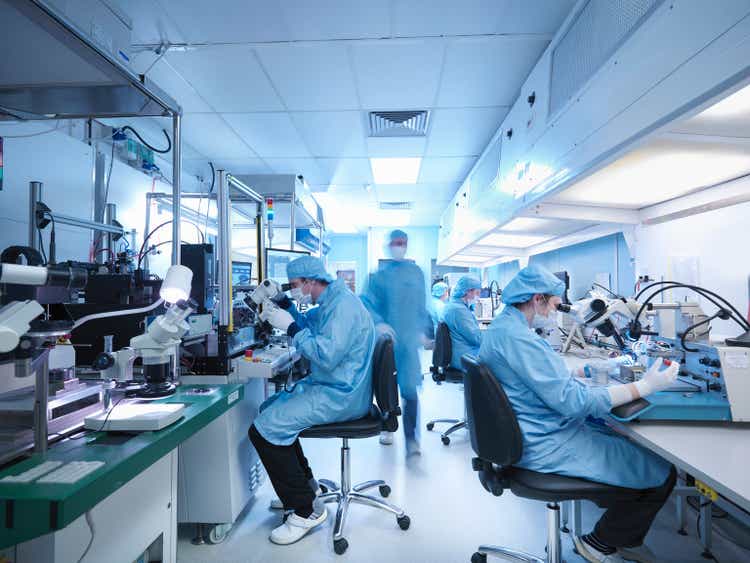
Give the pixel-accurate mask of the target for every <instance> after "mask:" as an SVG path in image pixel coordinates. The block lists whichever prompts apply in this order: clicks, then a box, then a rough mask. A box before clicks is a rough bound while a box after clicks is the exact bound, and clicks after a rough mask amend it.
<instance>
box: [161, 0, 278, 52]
mask: <svg viewBox="0 0 750 563" xmlns="http://www.w3.org/2000/svg"><path fill="white" fill-rule="evenodd" d="M160 2H161V4H162V5H163V6H164V8H165V9H166V11H167V13H168V14H169V15H170V17H171V18H172V20H173V21H174V22H175V23H176V24H177V26H178V27H179V29H180V30H181V31H182V32H183V34H184V35H185V39H187V40H188V41H189V42H191V43H199V42H219V41H221V42H227V43H237V42H254V41H284V40H287V39H288V38H289V31H288V28H287V26H286V22H285V21H284V18H283V17H282V14H281V9H280V7H279V4H280V2H268V1H267V0H222V2H220V3H217V4H218V5H216V4H215V5H207V4H206V2H205V1H204V0H160Z"/></svg>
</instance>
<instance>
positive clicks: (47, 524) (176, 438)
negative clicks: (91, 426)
mask: <svg viewBox="0 0 750 563" xmlns="http://www.w3.org/2000/svg"><path fill="white" fill-rule="evenodd" d="M243 395H244V387H243V386H242V385H212V386H206V385H181V386H179V387H178V388H177V391H176V392H175V394H174V395H172V396H170V397H165V398H163V399H159V400H158V402H164V403H184V404H185V405H186V408H185V410H184V416H183V417H182V418H181V419H180V420H178V421H177V422H176V423H174V424H172V425H170V426H168V427H166V428H163V429H162V430H159V431H155V432H141V433H138V434H129V433H108V432H90V433H86V434H82V435H79V436H74V437H71V438H68V439H66V440H63V441H61V442H58V443H56V444H53V445H52V446H50V448H49V450H48V451H47V452H46V453H44V454H34V455H32V456H31V457H29V458H27V459H25V460H23V461H20V462H18V463H15V464H14V465H11V466H9V467H6V468H5V469H3V470H2V471H0V519H1V520H2V524H0V549H2V548H6V547H9V546H14V545H16V557H17V559H16V560H17V561H26V560H28V561H40V560H45V561H70V560H72V561H77V560H78V559H79V557H81V555H82V554H83V551H84V549H85V548H86V546H87V545H88V544H89V541H91V545H90V550H89V553H88V555H87V557H86V559H84V561H102V560H105V558H106V559H107V560H110V561H114V560H123V561H126V560H127V561H133V560H135V559H136V558H137V557H139V556H140V554H142V553H143V552H144V550H145V549H147V548H148V547H149V545H151V544H152V542H154V540H157V538H158V537H159V536H160V535H161V534H163V537H162V543H161V550H162V560H163V561H174V560H175V558H176V541H177V537H176V535H177V531H176V517H177V514H176V510H177V507H176V504H177V502H176V500H177V492H176V491H177V460H178V455H177V448H178V446H180V444H182V443H183V442H185V441H186V440H188V439H189V438H191V437H192V436H193V435H195V434H196V433H197V432H199V431H200V430H202V429H203V428H205V427H206V426H207V425H209V424H210V423H211V422H213V421H214V420H216V419H217V418H219V417H221V416H222V415H223V414H224V413H225V412H227V411H228V410H229V409H231V408H232V407H233V406H235V405H236V404H238V403H240V402H241V400H242V398H243ZM73 461H75V462H94V464H93V465H94V466H98V467H96V469H94V470H93V471H92V472H91V473H89V474H87V475H85V476H83V477H82V478H80V479H78V480H72V479H71V481H72V482H68V483H62V482H55V483H45V482H39V481H37V480H32V481H30V482H28V483H24V482H18V481H17V480H8V479H5V481H3V479H4V478H6V477H8V476H17V475H19V474H21V473H23V472H26V471H28V470H32V469H33V468H35V467H38V466H39V465H41V464H42V463H45V462H62V463H63V464H68V463H69V462H73ZM73 479H75V476H74V477H73ZM42 481H44V478H42ZM92 524H93V525H92ZM159 532H161V534H160V533H159ZM94 540H99V541H98V542H97V541H94Z"/></svg>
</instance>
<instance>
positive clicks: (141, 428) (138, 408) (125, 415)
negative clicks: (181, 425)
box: [84, 401, 185, 432]
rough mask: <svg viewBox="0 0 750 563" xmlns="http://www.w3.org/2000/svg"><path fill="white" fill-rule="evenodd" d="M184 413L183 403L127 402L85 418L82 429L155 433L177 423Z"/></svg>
mask: <svg viewBox="0 0 750 563" xmlns="http://www.w3.org/2000/svg"><path fill="white" fill-rule="evenodd" d="M184 411H185V404H184V403H152V402H145V401H128V402H123V403H121V404H117V405H115V406H114V407H111V408H110V409H109V410H103V411H100V412H98V413H95V414H91V415H89V416H87V417H86V418H85V419H84V427H85V428H87V429H88V430H96V431H97V432H101V431H104V432H155V431H157V430H161V429H162V428H166V427H167V426H169V425H170V424H174V423H175V422H177V421H178V420H179V419H180V418H182V416H183V412H184Z"/></svg>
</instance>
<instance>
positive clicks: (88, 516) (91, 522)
mask: <svg viewBox="0 0 750 563" xmlns="http://www.w3.org/2000/svg"><path fill="white" fill-rule="evenodd" d="M86 523H87V524H88V525H89V531H90V532H91V538H90V539H89V543H88V545H87V546H86V549H85V550H84V551H83V553H82V554H81V556H80V557H79V558H78V563H81V561H83V559H84V557H86V555H88V553H89V551H90V550H91V546H92V545H94V534H95V531H94V520H93V519H92V518H91V511H90V510H87V511H86Z"/></svg>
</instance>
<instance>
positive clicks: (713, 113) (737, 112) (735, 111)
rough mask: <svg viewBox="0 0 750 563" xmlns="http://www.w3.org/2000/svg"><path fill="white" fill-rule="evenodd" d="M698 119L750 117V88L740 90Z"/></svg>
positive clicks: (699, 115) (701, 114)
mask: <svg viewBox="0 0 750 563" xmlns="http://www.w3.org/2000/svg"><path fill="white" fill-rule="evenodd" d="M696 117H698V118H704V117H705V118H706V119H727V118H732V117H734V118H736V117H750V86H746V87H745V88H743V89H742V90H738V91H737V92H735V93H734V94H732V95H731V96H728V97H726V98H724V99H723V100H721V101H720V102H717V103H716V104H714V105H713V106H711V107H710V108H708V109H707V110H705V111H703V112H701V113H700V114H698V115H697V116H696Z"/></svg>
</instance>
